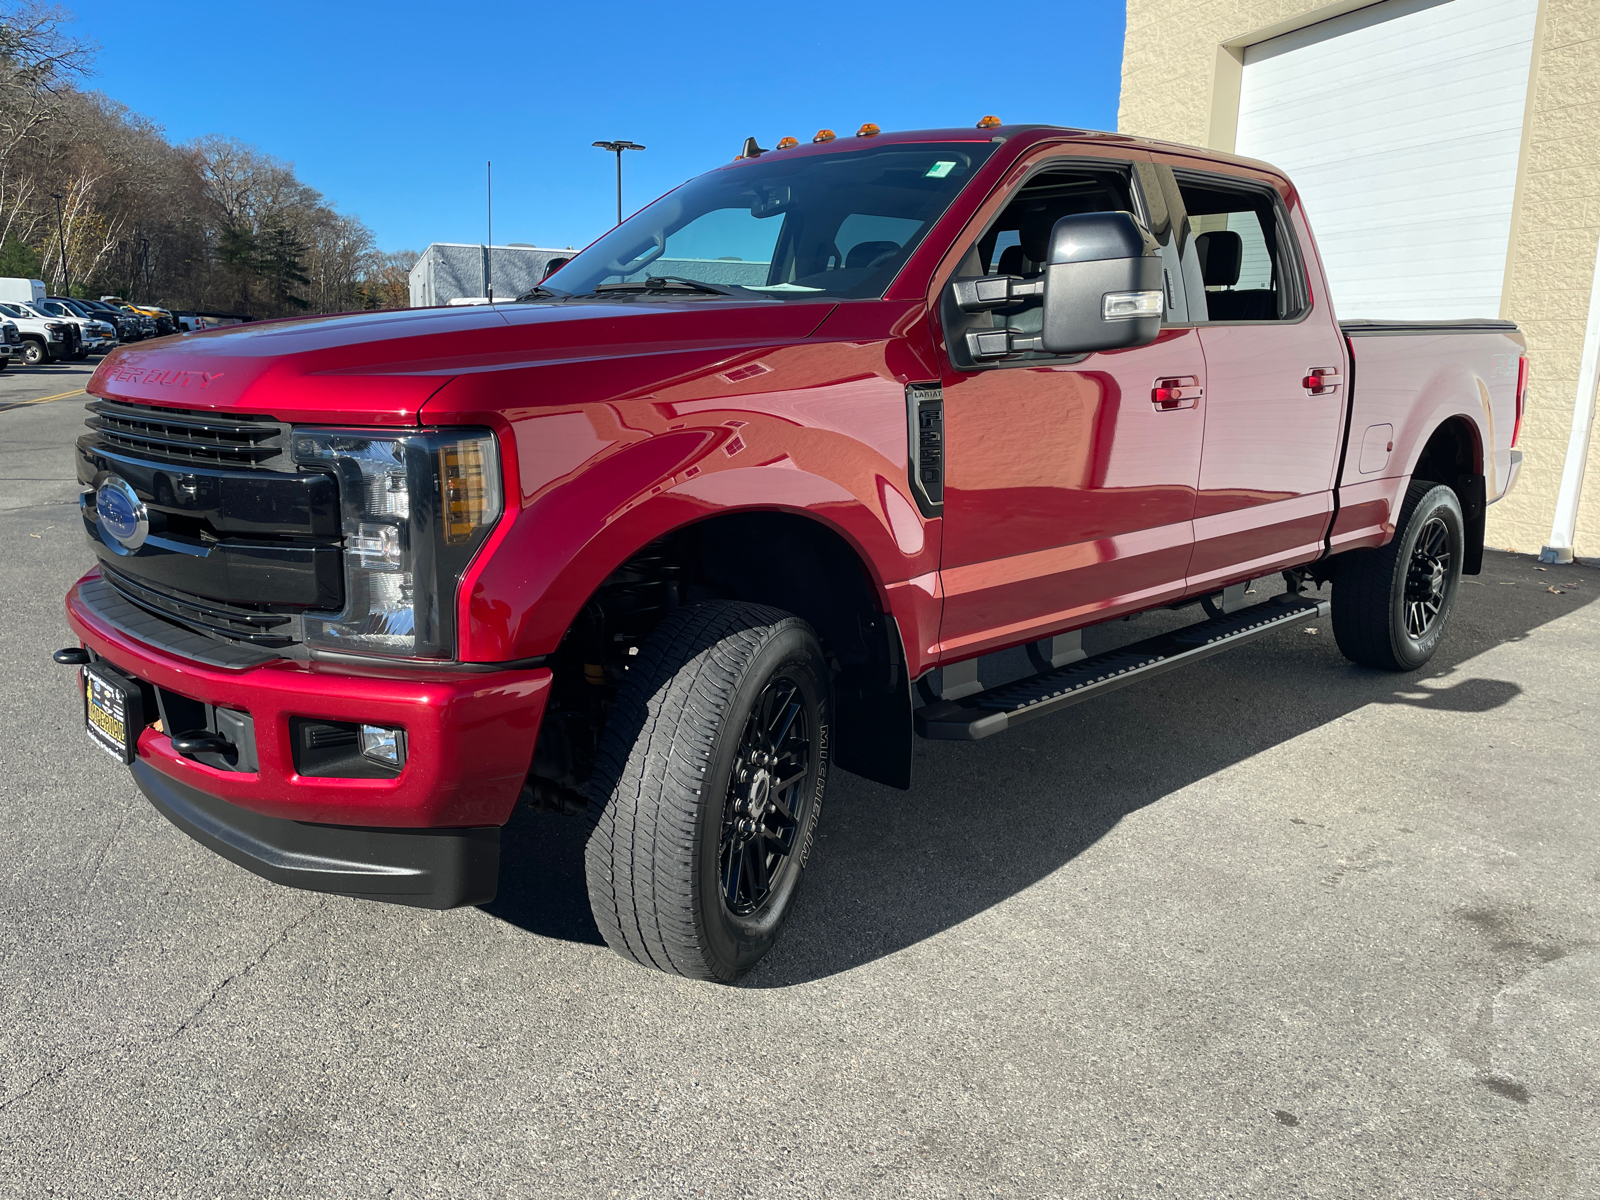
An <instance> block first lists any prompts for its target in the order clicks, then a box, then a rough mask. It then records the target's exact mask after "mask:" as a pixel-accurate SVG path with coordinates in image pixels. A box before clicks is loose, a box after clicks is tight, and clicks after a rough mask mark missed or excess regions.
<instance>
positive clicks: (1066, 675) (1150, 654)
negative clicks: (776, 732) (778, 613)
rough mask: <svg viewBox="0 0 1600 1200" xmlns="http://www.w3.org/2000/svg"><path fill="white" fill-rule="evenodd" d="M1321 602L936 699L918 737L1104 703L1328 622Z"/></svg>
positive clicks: (1196, 628)
mask: <svg viewBox="0 0 1600 1200" xmlns="http://www.w3.org/2000/svg"><path fill="white" fill-rule="evenodd" d="M1328 609H1329V605H1328V602H1327V601H1326V600H1307V599H1303V598H1301V597H1299V596H1279V597H1277V598H1276V599H1273V600H1268V601H1266V602H1265V603H1263V604H1252V605H1251V606H1250V607H1249V608H1244V609H1240V610H1239V611H1238V612H1233V613H1226V614H1224V615H1223V616H1220V617H1216V618H1214V619H1213V620H1210V621H1201V622H1199V623H1198V624H1195V625H1188V626H1185V627H1184V628H1182V629H1175V630H1173V631H1172V632H1171V633H1163V634H1160V635H1158V636H1156V637H1153V638H1147V639H1146V640H1144V641H1142V642H1136V643H1135V644H1133V645H1132V646H1124V647H1122V648H1121V649H1120V650H1108V651H1106V652H1105V653H1104V654H1096V655H1095V656H1094V657H1093V658H1085V659H1082V660H1081V661H1079V662H1075V663H1072V664H1070V665H1068V666H1065V667H1058V668H1056V669H1055V670H1053V671H1041V672H1040V673H1039V674H1037V675H1030V676H1028V677H1027V678H1026V679H1018V680H1016V681H1015V682H1013V683H1004V684H1001V685H1000V686H999V687H997V688H991V689H990V690H989V691H987V692H978V693H977V694H976V695H972V696H963V697H962V698H961V699H959V700H941V701H940V702H938V703H937V704H930V705H928V706H927V707H925V708H919V709H917V711H916V722H917V732H918V733H919V734H921V735H922V736H923V737H925V738H937V739H939V740H941V741H952V742H976V741H979V740H980V739H982V738H986V737H992V736H993V735H994V734H997V733H1003V732H1005V731H1006V730H1007V729H1009V728H1011V726H1013V725H1016V724H1019V723H1021V722H1023V721H1030V720H1032V719H1033V718H1034V717H1042V716H1045V715H1046V714H1048V713H1053V712H1059V711H1060V710H1061V709H1063V708H1068V707H1070V706H1071V705H1074V704H1078V703H1080V702H1082V701H1084V700H1089V699H1092V698H1094V697H1095V696H1102V695H1104V694H1105V693H1107V692H1112V691H1115V690H1116V689H1117V688H1120V687H1127V686H1128V684H1130V683H1137V682H1138V681H1139V680H1141V679H1148V678H1150V677H1151V676H1152V675H1160V674H1161V673H1162V672H1163V671H1170V670H1172V669H1173V668H1175V667H1182V666H1187V665H1188V664H1189V663H1192V662H1198V661H1199V660H1200V659H1202V658H1210V657H1211V656H1212V655H1213V654H1220V653H1222V651H1224V650H1231V649H1232V648H1233V647H1234V646H1238V645H1241V644H1242V643H1244V642H1248V641H1250V640H1252V639H1254V638H1258V637H1260V636H1262V635H1263V634H1267V633H1271V632H1272V631H1273V630H1274V629H1279V628H1281V627H1283V626H1285V625H1292V624H1294V623H1295V622H1297V621H1305V620H1308V619H1310V618H1314V617H1325V616H1327V615H1328Z"/></svg>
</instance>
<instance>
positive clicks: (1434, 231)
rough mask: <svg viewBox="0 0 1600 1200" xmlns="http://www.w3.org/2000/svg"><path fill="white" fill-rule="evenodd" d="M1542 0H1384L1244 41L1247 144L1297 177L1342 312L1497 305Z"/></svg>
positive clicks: (1435, 312)
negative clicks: (1258, 39) (1246, 45)
mask: <svg viewBox="0 0 1600 1200" xmlns="http://www.w3.org/2000/svg"><path fill="white" fill-rule="evenodd" d="M1537 9H1538V2H1537V0H1443V2H1440V0H1386V2H1385V3H1382V4H1374V5H1372V6H1370V7H1368V8H1364V9H1359V10H1357V11H1356V12H1353V13H1348V14H1346V15H1345V16H1342V17H1336V18H1334V19H1333V20H1330V21H1323V22H1322V23H1320V24H1318V25H1313V26H1311V27H1309V28H1307V29H1301V30H1297V31H1296V32H1294V33H1288V34H1284V35H1283V36H1282V37H1276V38H1273V39H1272V40H1270V41H1266V42H1261V43H1259V44H1257V45H1255V46H1251V47H1249V48H1248V49H1246V51H1245V57H1244V79H1243V82H1242V86H1241V90H1240V94H1239V128H1238V136H1237V140H1236V142H1235V145H1236V147H1237V152H1238V153H1240V154H1244V155H1248V156H1249V157H1251V158H1260V159H1265V160H1266V161H1267V162H1270V163H1273V164H1275V165H1276V166H1279V167H1281V168H1283V169H1284V170H1285V171H1287V172H1288V173H1289V176H1290V178H1292V179H1293V180H1294V181H1295V183H1296V184H1297V185H1298V187H1299V188H1300V192H1301V195H1302V197H1303V198H1304V200H1305V206H1306V212H1307V215H1308V216H1309V217H1310V220H1311V227H1312V230H1313V232H1314V233H1315V235H1316V239H1317V244H1318V246H1319V247H1320V248H1321V251H1322V259H1323V265H1324V266H1325V267H1326V268H1327V272H1328V280H1329V284H1330V286H1331V288H1332V291H1333V302H1334V306H1335V308H1336V309H1337V311H1338V313H1339V315H1340V316H1341V317H1346V318H1348V317H1371V318H1389V319H1415V318H1436V319H1437V318H1448V317H1494V316H1498V315H1499V312H1500V285H1501V282H1502V279H1503V276H1504V272H1505V264H1506V243H1507V239H1508V237H1509V235H1510V230H1511V202H1512V197H1513V193H1514V191H1515V187H1516V176H1517V152H1518V148H1519V146H1520V144H1521V141H1522V109H1523V104H1524V101H1525V99H1526V96H1527V89H1528V62H1529V58H1530V56H1531V53H1532V48H1533V31H1534V18H1535V15H1536V12H1537Z"/></svg>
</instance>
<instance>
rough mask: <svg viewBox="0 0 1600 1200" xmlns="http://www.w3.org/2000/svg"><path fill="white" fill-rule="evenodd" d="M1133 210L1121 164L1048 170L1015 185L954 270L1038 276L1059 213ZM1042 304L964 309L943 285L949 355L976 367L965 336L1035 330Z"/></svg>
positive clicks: (1028, 357) (1036, 300)
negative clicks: (978, 332) (985, 331)
mask: <svg viewBox="0 0 1600 1200" xmlns="http://www.w3.org/2000/svg"><path fill="white" fill-rule="evenodd" d="M1135 211H1137V210H1136V209H1135V208H1134V203H1133V196H1132V192H1131V191H1130V190H1129V178H1128V174H1127V171H1126V169H1125V168H1124V169H1117V168H1096V167H1086V166H1084V165H1083V164H1081V163H1077V164H1073V165H1070V166H1068V165H1063V166H1060V167H1051V168H1048V169H1046V170H1043V171H1040V172H1039V173H1038V174H1036V175H1032V176H1030V177H1029V178H1028V179H1027V180H1025V181H1024V182H1023V183H1022V184H1021V186H1019V187H1018V188H1017V190H1016V192H1014V193H1013V194H1012V196H1011V199H1010V200H1009V202H1007V204H1006V206H1005V208H1003V209H1001V211H1000V215H999V216H998V217H996V218H995V219H994V222H993V223H992V224H991V225H990V226H989V228H988V229H987V230H985V231H984V234H983V236H982V237H980V238H979V239H978V240H977V241H976V242H975V243H973V245H972V246H971V247H970V248H969V249H968V250H967V253H966V255H965V257H964V258H963V259H962V262H961V265H960V266H959V267H958V268H957V269H956V274H957V275H958V276H972V275H1021V276H1023V277H1028V276H1034V275H1038V274H1039V273H1040V272H1042V271H1043V270H1044V268H1045V261H1044V260H1045V257H1046V256H1047V254H1048V252H1049V245H1050V231H1051V230H1052V229H1053V228H1054V227H1055V223H1056V222H1057V221H1059V220H1060V219H1061V218H1062V217H1065V216H1069V215H1071V214H1074V213H1092V212H1135ZM1043 304H1044V300H1043V298H1042V297H1033V298H1030V299H1028V300H1025V301H1023V302H1022V303H1020V304H1017V305H1013V306H1011V307H1008V308H1004V309H1000V310H997V311H994V312H986V313H964V312H962V311H961V309H960V308H958V307H957V306H956V305H955V304H954V302H953V301H952V300H951V299H950V289H949V288H946V289H945V300H944V303H943V307H942V310H941V311H942V314H943V320H944V323H945V328H946V329H947V330H948V331H949V335H948V336H947V337H946V339H945V342H946V345H947V346H948V347H949V350H950V354H951V357H952V359H953V360H954V361H956V362H957V364H958V365H960V366H972V365H975V364H973V363H972V362H971V361H970V360H969V359H968V357H967V352H966V335H967V333H969V332H971V331H972V330H975V329H1009V330H1011V331H1013V332H1014V333H1018V334H1022V335H1031V334H1036V333H1038V332H1039V330H1040V329H1041V328H1042V327H1043V324H1044V313H1043ZM1041 357H1050V356H1049V355H1044V354H1042V353H1041V352H1036V351H1028V352H1024V353H1021V354H1016V355H1012V356H1011V357H1010V358H1009V359H1006V360H1001V361H1016V362H1026V361H1032V360H1035V359H1038V358H1041ZM986 365H992V364H986Z"/></svg>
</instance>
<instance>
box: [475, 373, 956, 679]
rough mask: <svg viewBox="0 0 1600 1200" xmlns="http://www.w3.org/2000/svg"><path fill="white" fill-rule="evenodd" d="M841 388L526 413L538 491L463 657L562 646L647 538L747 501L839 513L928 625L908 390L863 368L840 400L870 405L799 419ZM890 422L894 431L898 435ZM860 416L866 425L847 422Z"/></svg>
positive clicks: (933, 550)
mask: <svg viewBox="0 0 1600 1200" xmlns="http://www.w3.org/2000/svg"><path fill="white" fill-rule="evenodd" d="M827 390H828V389H808V390H807V392H806V393H804V394H803V395H802V394H799V393H790V394H787V395H788V396H789V398H790V400H791V401H793V403H790V404H787V405H786V404H785V403H784V402H783V398H782V396H781V395H779V396H775V395H768V396H765V397H762V401H763V403H762V405H761V408H760V410H759V411H758V410H756V409H755V408H753V407H743V408H741V410H740V411H738V412H737V414H735V413H734V412H730V411H728V410H727V409H726V408H722V407H721V406H718V408H717V409H712V410H709V411H706V412H703V413H698V414H696V418H697V419H694V420H689V421H672V420H669V419H663V417H664V415H665V416H666V417H670V416H673V415H677V414H678V413H680V412H681V411H682V409H681V408H680V407H678V406H671V408H669V409H668V412H667V413H666V414H663V413H662V409H663V408H667V407H668V406H663V405H660V404H659V403H650V402H646V401H644V400H640V401H630V402H626V403H615V402H613V403H610V404H599V405H585V406H582V407H578V408H575V409H571V410H567V411H557V412H548V411H541V412H538V413H536V414H534V415H531V416H528V417H526V418H524V419H522V420H518V421H516V422H514V426H515V431H516V436H515V444H516V446H517V451H518V455H519V463H518V474H519V475H520V477H521V483H522V487H521V490H522V492H523V494H524V496H526V497H527V498H528V502H527V503H526V504H525V505H524V506H522V507H521V508H520V509H519V510H517V511H515V512H513V513H510V514H508V515H507V518H506V519H507V520H509V521H511V526H510V528H509V529H507V530H505V531H503V533H502V534H501V535H499V536H497V538H496V541H495V544H494V545H493V549H492V553H491V554H490V556H489V557H488V559H487V560H486V561H484V562H482V563H481V564H479V565H477V566H476V567H475V570H474V572H473V574H471V575H470V576H469V577H468V581H467V582H468V586H469V591H468V594H467V596H465V597H464V606H465V609H466V613H465V616H466V620H465V621H464V622H463V630H464V634H463V639H462V646H461V655H462V657H463V659H466V660H468V661H474V662H497V661H506V660H510V659H520V658H528V657H533V656H536V655H543V654H549V653H551V652H553V651H554V650H555V649H556V646H557V645H558V643H559V642H560V640H561V637H562V635H563V634H564V633H565V632H566V630H567V628H568V627H569V626H570V625H571V623H572V621H573V619H574V618H575V617H576V616H577V615H578V613H579V611H580V610H581V609H582V607H583V605H584V604H585V603H586V602H587V601H588V599H589V597H590V596H592V595H593V594H594V592H595V589H596V588H598V587H599V586H600V584H601V583H602V582H604V580H605V579H606V577H607V576H609V575H610V574H611V573H612V572H613V571H615V570H616V569H617V568H618V567H619V566H621V565H622V564H623V563H624V562H626V561H627V560H628V559H629V558H630V557H631V556H632V555H634V554H635V553H636V552H637V551H638V550H640V549H641V548H642V547H644V546H646V545H648V544H649V543H650V542H652V541H655V540H656V539H657V538H660V537H663V536H665V535H666V534H669V533H672V532H673V531H675V530H678V529H681V528H683V527H685V526H687V525H690V524H693V523H696V522H699V521H703V520H705V519H707V518H710V517H713V516H717V515H720V514H724V513H732V512H752V511H771V512H787V513H795V514H799V515H802V516H806V517H808V518H811V519H813V520H817V521H820V522H822V523H823V524H825V525H827V526H828V527H829V528H831V529H833V530H834V531H835V532H837V533H838V534H839V535H840V536H842V537H843V538H844V539H845V540H846V541H847V542H848V543H849V544H850V545H851V546H852V547H853V548H854V549H855V551H856V554H857V555H858V557H859V558H860V560H861V562H862V564H863V566H864V567H865V569H866V571H867V573H868V576H869V578H870V579H871V581H872V584H873V586H874V588H875V589H876V591H877V593H878V596H879V602H880V604H882V606H883V608H884V610H885V611H891V612H894V613H895V615H896V616H897V618H898V619H899V620H900V622H901V626H902V628H906V623H907V621H908V620H909V621H910V622H911V623H912V626H913V627H914V628H916V630H917V636H922V629H921V626H923V625H927V624H929V623H936V621H937V612H936V611H933V612H931V614H930V613H925V612H922V611H920V610H921V609H922V608H926V607H928V606H927V605H915V604H912V603H911V601H912V600H913V599H915V598H916V597H919V596H920V595H921V593H920V592H919V591H918V590H917V589H912V588H895V587H894V586H893V585H895V584H897V583H900V582H903V581H905V580H909V579H913V578H916V577H919V576H925V575H927V574H929V573H931V572H934V571H936V570H937V564H938V536H937V535H938V526H939V523H938V521H936V520H935V521H925V520H923V518H922V517H921V515H920V514H919V513H918V511H917V509H916V506H915V505H914V504H913V503H912V500H911V498H910V496H909V494H908V493H909V487H908V484H907V474H906V435H905V400H904V390H903V388H902V387H901V385H900V384H898V383H896V382H895V381H893V380H887V379H881V378H873V379H870V380H859V379H858V380H854V381H850V383H848V384H847V385H841V387H840V388H839V389H837V390H838V392H839V394H838V395H836V396H835V397H833V399H834V400H835V401H848V409H849V411H852V412H853V413H854V415H855V417H856V418H858V420H852V421H850V422H842V421H826V422H824V421H821V420H816V419H813V420H809V421H808V420H805V419H804V417H803V416H801V419H798V420H797V419H796V417H797V416H799V415H800V414H799V413H798V412H797V410H799V409H805V410H808V411H809V413H810V415H811V416H812V417H813V418H815V417H816V415H817V414H818V412H819V411H828V412H833V413H834V414H835V415H838V413H840V412H841V411H844V410H841V409H840V408H839V407H838V405H837V404H829V403H821V401H823V400H824V399H825V397H819V396H818V395H817V394H816V393H817V392H819V391H827ZM746 399H747V400H749V399H750V398H748V397H747V398H746ZM891 425H892V434H893V436H892V438H890V437H886V436H883V435H884V433H885V429H886V426H891ZM651 426H655V429H654V430H652V428H651ZM850 426H857V427H859V429H860V430H861V431H862V432H864V433H866V434H867V436H865V437H863V436H856V435H855V432H854V430H852V432H851V433H846V432H845V431H844V430H845V428H847V427H850ZM874 433H876V435H877V436H874ZM525 449H527V450H528V451H529V453H526V454H525V453H524V450H525ZM901 607H907V608H917V609H918V610H919V611H916V612H910V611H908V612H906V613H901V612H899V611H897V610H898V609H899V608H901ZM906 633H907V640H908V642H909V641H911V639H912V629H906Z"/></svg>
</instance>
